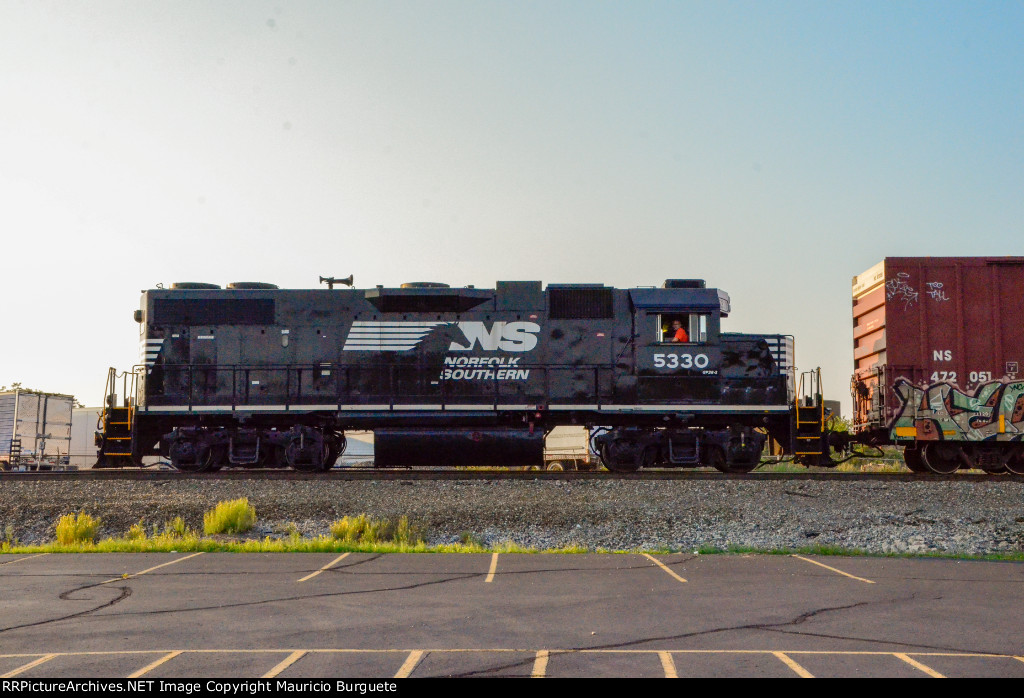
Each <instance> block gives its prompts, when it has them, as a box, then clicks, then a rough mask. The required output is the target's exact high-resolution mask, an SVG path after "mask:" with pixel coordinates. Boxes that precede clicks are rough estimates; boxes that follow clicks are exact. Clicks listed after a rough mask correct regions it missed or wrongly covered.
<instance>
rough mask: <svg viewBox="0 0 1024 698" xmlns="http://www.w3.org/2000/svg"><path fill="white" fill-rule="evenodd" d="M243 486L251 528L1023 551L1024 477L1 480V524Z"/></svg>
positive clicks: (170, 503) (536, 541)
mask: <svg viewBox="0 0 1024 698" xmlns="http://www.w3.org/2000/svg"><path fill="white" fill-rule="evenodd" d="M240 497H247V498H248V499H249V502H250V503H251V504H252V505H253V506H254V507H255V509H256V515H257V519H258V523H257V527H256V529H254V530H253V531H251V532H250V534H249V536H250V537H253V538H263V537H265V536H268V535H269V536H272V537H277V536H278V535H282V532H284V531H286V530H287V529H288V527H289V524H294V525H295V526H297V527H298V529H299V530H300V531H301V532H302V533H303V535H307V536H315V535H321V534H325V533H327V531H328V526H329V525H330V523H331V522H332V521H334V520H336V519H339V518H341V517H342V516H344V515H355V514H361V513H366V514H369V515H371V516H373V517H377V518H384V517H388V518H397V517H399V516H403V515H405V516H408V517H410V519H412V520H414V521H417V522H419V523H421V524H424V525H425V526H426V529H427V543H428V544H438V543H451V542H457V541H459V540H460V539H461V538H463V537H464V536H465V534H470V535H471V536H472V537H473V538H474V539H475V540H478V541H482V542H483V543H485V544H488V545H491V544H499V543H503V542H506V541H509V542H513V543H516V544H518V545H521V546H524V547H529V548H537V549H547V548H553V547H562V546H567V545H579V546H583V547H586V548H588V549H597V548H605V549H609V550H666V549H667V550H682V551H692V550H696V549H698V548H700V547H702V546H711V547H716V548H727V547H729V546H743V547H753V548H758V549H764V550H792V549H798V548H807V547H809V546H816V545H821V546H837V547H842V548H847V549H851V550H860V551H865V552H868V553H926V552H939V553H949V554H966V555H977V554H985V553H1007V552H1024V483H1021V482H1013V481H1005V482H1000V481H998V480H997V479H993V480H992V481H991V482H988V481H986V482H978V481H972V482H956V481H948V480H947V481H921V482H891V483H888V482H884V481H883V482H879V481H854V482H837V481H816V480H802V481H780V480H765V481H757V480H722V481H715V480H692V481H691V480H675V481H626V480H607V481H600V480H586V481H561V480H533V481H530V480H526V481H508V480H505V481H501V480H499V481H480V480H448V481H415V482H413V481H402V480H388V481H338V480H332V481H317V480H294V481H280V480H278V481H274V480H270V481H267V480H233V481H196V480H185V481H92V482H88V481H87V482H57V481H54V482H46V481H24V482H18V481H12V480H4V481H0V533H2V534H3V535H4V537H5V538H6V539H8V540H10V539H12V538H13V539H16V540H17V541H18V542H20V543H22V544H35V543H44V542H48V541H51V540H53V538H54V530H55V524H56V522H57V519H58V518H59V517H60V516H61V515H63V514H67V513H72V512H79V511H84V512H87V513H89V514H92V515H93V516H99V517H100V518H101V519H102V526H101V530H100V535H101V536H104V537H107V536H121V535H123V534H124V533H125V532H126V531H127V530H128V528H129V526H131V525H132V524H133V523H136V522H138V521H139V520H140V519H141V520H143V521H144V522H145V524H146V526H147V528H149V527H150V526H152V525H153V524H156V525H158V526H160V527H162V526H163V523H164V522H165V521H168V520H170V519H173V518H174V517H175V516H181V517H183V518H184V519H185V521H186V523H187V524H188V525H189V526H192V527H194V528H197V529H199V530H202V522H203V513H204V512H205V511H207V510H209V509H211V508H212V507H213V506H214V505H215V504H216V503H217V502H218V501H222V500H229V499H238V498H240Z"/></svg>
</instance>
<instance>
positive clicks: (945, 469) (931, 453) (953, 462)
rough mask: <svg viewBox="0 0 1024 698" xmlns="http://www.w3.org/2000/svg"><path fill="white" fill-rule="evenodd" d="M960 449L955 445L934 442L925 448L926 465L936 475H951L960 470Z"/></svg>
mask: <svg viewBox="0 0 1024 698" xmlns="http://www.w3.org/2000/svg"><path fill="white" fill-rule="evenodd" d="M959 450H960V449H959V448H958V447H957V446H954V445H953V444H948V443H943V442H941V441H932V442H930V443H928V444H926V445H925V447H924V464H925V465H926V466H927V467H928V470H929V471H930V472H933V473H935V474H936V475H949V474H951V473H955V472H956V471H957V470H958V469H959V468H960V454H959Z"/></svg>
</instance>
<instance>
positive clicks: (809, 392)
mask: <svg viewBox="0 0 1024 698" xmlns="http://www.w3.org/2000/svg"><path fill="white" fill-rule="evenodd" d="M795 414H796V419H795V422H796V424H795V426H796V429H795V431H794V434H793V441H794V443H793V455H794V456H795V457H796V459H797V460H801V461H803V462H804V463H805V464H806V465H828V464H831V462H832V458H831V456H830V455H829V452H828V441H827V438H826V434H825V401H824V399H823V397H822V392H821V369H820V368H816V369H814V370H813V371H805V372H803V373H801V374H800V384H799V386H798V388H797V391H796V409H795ZM826 461H827V463H826Z"/></svg>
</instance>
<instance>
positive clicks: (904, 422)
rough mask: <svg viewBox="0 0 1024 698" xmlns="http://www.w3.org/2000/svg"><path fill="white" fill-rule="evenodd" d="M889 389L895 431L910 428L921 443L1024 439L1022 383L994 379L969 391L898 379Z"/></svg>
mask: <svg viewBox="0 0 1024 698" xmlns="http://www.w3.org/2000/svg"><path fill="white" fill-rule="evenodd" d="M893 389H894V390H895V391H896V396H897V397H898V398H899V401H900V402H899V407H898V408H897V411H896V418H895V420H894V421H893V423H892V429H893V432H894V434H895V435H901V436H907V435H908V434H907V431H906V430H907V429H913V430H914V432H913V433H914V434H915V437H914V438H916V439H918V440H920V441H938V440H957V441H984V440H986V439H997V438H998V439H1000V440H1021V439H1024V381H1013V382H1003V381H993V382H991V383H985V384H984V385H980V386H978V387H977V388H976V389H975V390H974V391H973V393H967V392H964V391H963V390H961V389H960V388H959V387H957V386H956V385H952V384H950V383H932V384H930V385H927V386H925V387H919V386H916V385H914V384H913V383H911V382H910V381H909V380H907V379H905V378H897V379H896V383H895V385H894V386H893ZM897 430H899V431H897Z"/></svg>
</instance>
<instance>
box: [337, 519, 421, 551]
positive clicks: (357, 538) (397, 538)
mask: <svg viewBox="0 0 1024 698" xmlns="http://www.w3.org/2000/svg"><path fill="white" fill-rule="evenodd" d="M423 537H424V531H423V529H422V527H420V526H417V525H414V524H411V523H409V517H407V516H402V517H401V518H399V519H398V522H397V523H395V522H393V521H391V520H390V519H380V520H377V519H374V518H371V517H369V516H367V515H366V514H359V515H358V516H345V517H343V518H341V519H339V520H338V521H335V522H334V523H332V524H331V538H332V539H333V540H336V541H339V542H345V543H359V544H365V545H373V544H376V543H393V544H396V545H399V546H402V545H405V546H409V545H412V546H415V545H420V544H422V543H423Z"/></svg>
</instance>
